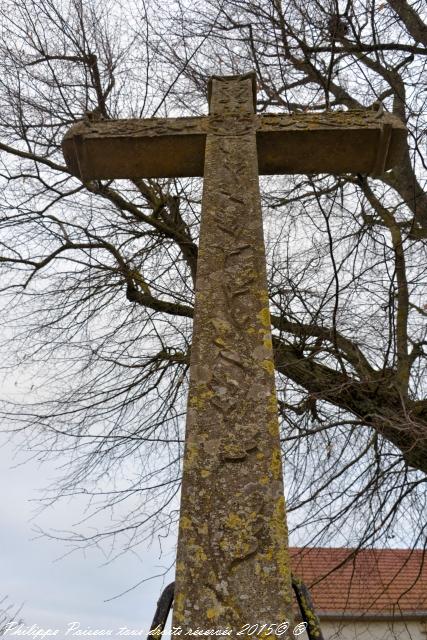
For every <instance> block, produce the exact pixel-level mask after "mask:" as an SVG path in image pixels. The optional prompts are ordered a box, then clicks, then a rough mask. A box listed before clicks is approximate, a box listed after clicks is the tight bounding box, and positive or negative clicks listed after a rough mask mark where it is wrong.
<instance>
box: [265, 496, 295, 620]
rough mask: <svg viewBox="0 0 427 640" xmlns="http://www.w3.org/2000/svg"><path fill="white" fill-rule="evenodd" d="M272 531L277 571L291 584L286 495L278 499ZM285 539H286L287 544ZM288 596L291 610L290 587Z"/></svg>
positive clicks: (285, 581) (271, 525)
mask: <svg viewBox="0 0 427 640" xmlns="http://www.w3.org/2000/svg"><path fill="white" fill-rule="evenodd" d="M270 531H271V537H272V542H273V545H274V550H275V552H274V558H275V561H276V569H277V572H278V574H279V575H280V577H281V578H282V581H283V584H287V585H290V584H291V566H290V559H289V553H288V545H287V539H288V530H287V527H286V508H285V498H284V496H280V498H278V499H277V501H276V504H275V506H274V511H273V514H272V518H271V522H270ZM284 541H286V543H285V544H284ZM287 597H288V602H287V603H284V606H285V607H286V608H287V610H289V607H290V603H291V602H292V593H291V589H290V588H289V594H287Z"/></svg>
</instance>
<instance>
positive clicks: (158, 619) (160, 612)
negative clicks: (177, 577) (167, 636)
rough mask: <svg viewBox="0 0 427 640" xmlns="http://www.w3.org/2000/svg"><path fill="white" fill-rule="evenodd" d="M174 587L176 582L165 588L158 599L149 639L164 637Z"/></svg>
mask: <svg viewBox="0 0 427 640" xmlns="http://www.w3.org/2000/svg"><path fill="white" fill-rule="evenodd" d="M174 589H175V582H171V583H170V584H168V586H167V587H166V588H165V589H164V590H163V592H162V595H161V596H160V598H159V599H158V601H157V609H156V613H155V614H154V618H153V622H152V623H151V627H150V633H149V634H148V639H147V640H154V638H156V640H160V638H161V637H162V633H163V629H164V628H165V626H166V621H167V619H168V615H169V611H170V610H171V607H172V602H173V592H174Z"/></svg>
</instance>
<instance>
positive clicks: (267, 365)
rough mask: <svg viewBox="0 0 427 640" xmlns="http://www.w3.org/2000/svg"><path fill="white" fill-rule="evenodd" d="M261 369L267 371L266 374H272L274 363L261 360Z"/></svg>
mask: <svg viewBox="0 0 427 640" xmlns="http://www.w3.org/2000/svg"><path fill="white" fill-rule="evenodd" d="M261 367H262V368H263V369H265V370H266V371H268V373H271V374H273V373H274V363H273V361H272V360H263V361H262V362H261Z"/></svg>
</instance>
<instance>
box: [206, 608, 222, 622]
mask: <svg viewBox="0 0 427 640" xmlns="http://www.w3.org/2000/svg"><path fill="white" fill-rule="evenodd" d="M220 615H221V609H220V608H219V607H216V608H213V607H211V608H210V609H208V610H207V611H206V616H207V618H208V620H215V619H216V618H219V616H220Z"/></svg>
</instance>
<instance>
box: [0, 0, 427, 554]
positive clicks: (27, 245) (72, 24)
mask: <svg viewBox="0 0 427 640" xmlns="http://www.w3.org/2000/svg"><path fill="white" fill-rule="evenodd" d="M5 5H6V6H5V7H4V9H2V13H1V15H2V43H1V47H2V51H1V55H2V60H3V70H2V74H1V75H0V88H1V96H2V97H1V113H0V150H1V152H2V154H1V181H2V187H3V189H4V190H3V195H2V200H1V207H2V208H1V224H2V225H3V233H2V240H1V242H2V251H1V257H0V260H1V262H2V265H3V267H4V276H3V280H2V283H3V299H4V301H5V302H4V318H5V320H4V322H5V323H6V324H7V325H8V326H9V327H13V338H12V340H10V334H11V330H10V329H9V330H8V331H7V332H6V333H5V335H6V338H7V345H6V344H5V345H4V347H5V351H6V347H7V351H8V353H9V352H10V347H11V346H12V347H13V348H14V349H13V355H12V356H10V355H9V356H8V359H7V360H5V364H4V368H5V371H9V370H11V369H12V368H15V370H17V371H20V372H22V374H23V375H25V374H27V375H31V377H32V379H33V384H34V387H35V391H37V396H36V401H34V402H24V401H22V402H17V403H16V405H15V406H13V404H12V403H11V402H9V403H7V404H6V405H5V407H4V413H5V419H6V422H7V426H8V428H11V429H16V430H20V431H21V432H23V433H25V434H26V435H27V437H28V441H31V446H32V447H38V448H39V451H40V452H41V453H43V454H44V455H46V456H48V455H59V456H66V455H67V456H69V457H70V458H71V462H72V464H70V465H68V467H67V469H68V473H67V474H66V475H65V476H64V479H63V482H62V483H61V484H60V486H59V487H58V488H57V492H56V494H53V496H52V497H53V498H55V497H57V498H59V497H61V496H69V495H74V494H81V495H85V496H86V497H87V498H88V500H89V504H90V505H91V510H90V511H89V514H90V513H96V512H97V511H98V509H100V508H101V507H102V508H111V509H114V507H115V506H117V505H120V506H121V508H124V506H126V505H128V513H127V515H126V517H125V518H124V519H123V522H121V523H119V524H117V523H115V524H114V525H112V527H111V528H110V529H105V530H102V531H99V532H97V533H96V534H95V535H92V536H90V537H88V536H87V535H85V534H84V533H82V532H81V531H80V532H79V531H76V532H74V533H71V534H69V536H70V537H71V539H73V540H74V541H75V542H76V543H77V544H79V543H84V544H98V543H100V542H102V540H103V539H104V538H105V537H106V536H114V537H117V536H119V535H121V536H122V539H121V540H120V543H119V542H118V543H117V544H119V546H120V545H124V546H126V545H127V546H129V547H130V546H135V545H138V544H140V543H141V541H142V540H144V538H145V536H146V535H150V534H153V533H154V532H161V531H162V532H164V531H168V530H169V529H170V527H174V526H175V523H176V519H177V500H176V496H177V492H178V491H179V481H180V459H181V454H182V444H183V424H184V420H183V418H184V413H185V398H186V389H187V370H188V359H189V350H190V348H191V318H192V311H193V285H194V278H195V273H196V265H197V240H198V228H199V210H200V194H201V182H200V181H199V180H162V181H153V180H142V179H141V180H135V181H118V180H117V181H114V182H112V181H88V182H84V183H82V182H80V181H79V180H77V179H76V178H75V177H73V176H71V175H70V174H69V173H68V171H67V169H66V167H65V166H64V162H63V159H62V155H61V149H60V143H61V139H62V137H63V135H64V132H65V131H66V129H67V128H68V127H69V126H70V125H71V124H72V123H73V122H75V121H76V120H78V119H81V118H82V117H87V118H114V117H119V116H120V117H126V116H127V117H132V116H134V117H141V116H145V117H148V116H155V115H157V116H159V115H166V114H168V113H173V114H174V115H176V114H177V113H181V114H183V115H184V114H187V115H189V114H199V113H201V112H202V110H203V109H205V105H206V81H207V78H208V76H209V75H211V74H212V73H217V74H218V73H223V74H227V73H228V74H229V73H240V72H244V71H247V70H248V69H249V68H252V67H253V68H255V69H256V72H257V80H258V85H259V95H258V100H259V101H258V110H259V111H268V110H269V111H274V110H280V111H282V112H283V111H298V110H303V111H305V110H313V111H318V110H325V109H351V108H360V107H366V108H374V109H386V110H389V111H392V112H393V113H395V114H396V115H398V116H399V117H400V118H401V119H402V120H403V121H404V122H405V123H406V124H407V127H408V141H407V147H406V149H405V153H404V156H403V158H402V161H401V163H400V165H399V166H398V167H396V168H395V169H393V170H392V171H390V172H387V173H386V174H384V175H383V176H381V178H380V179H371V178H369V177H367V176H362V175H344V176H339V177H336V176H320V177H313V176H294V177H291V176H287V177H281V178H278V177H275V178H268V179H267V178H266V179H264V180H263V186H264V187H265V190H264V211H265V221H266V226H265V231H266V237H267V244H268V260H269V278H270V294H271V309H272V313H273V316H272V324H273V329H274V349H275V357H276V369H277V380H278V387H279V406H278V410H279V412H280V416H281V419H282V427H283V431H282V434H283V453H284V460H285V473H286V482H287V485H288V492H289V499H288V503H289V505H288V506H289V512H290V514H291V522H292V526H293V532H294V533H293V535H294V538H293V540H294V543H297V542H304V543H312V544H314V543H317V544H319V543H322V542H323V543H328V542H330V541H331V540H333V541H334V543H335V544H350V545H352V546H354V547H358V546H366V545H369V544H375V543H380V542H381V544H392V543H391V542H389V541H390V540H394V544H396V543H399V544H400V543H401V542H402V541H405V544H413V545H418V546H419V545H423V544H424V537H425V518H424V517H423V514H424V513H425V512H426V493H425V472H426V470H427V401H426V399H425V382H424V380H425V363H426V359H425V345H426V326H425V317H426V315H427V308H426V304H425V293H426V288H425V284H426V283H425V264H426V259H425V245H426V238H427V193H426V191H425V184H426V169H427V167H426V164H425V153H424V152H423V149H424V150H425V136H426V131H427V129H426V109H425V104H426V94H425V89H424V85H423V84H422V82H421V79H422V77H423V75H424V77H425V73H426V60H427V57H426V56H427V35H426V15H425V11H424V12H423V9H422V4H421V2H413V3H412V4H411V5H409V4H408V3H407V2H405V0H399V1H397V0H396V1H394V0H393V1H391V0H389V1H384V2H377V1H376V0H356V1H354V2H339V1H338V0H336V1H334V0H327V1H326V2H325V1H324V2H317V0H312V1H311V2H309V3H307V2H302V1H300V0H291V1H290V2H288V3H286V4H285V3H284V4H282V3H281V2H280V0H257V1H253V2H252V1H250V2H248V1H246V0H245V1H243V0H229V1H227V2H226V3H222V2H220V1H219V0H218V2H217V0H211V1H206V2H203V3H194V2H191V3H190V2H188V3H187V2H184V1H182V2H181V1H177V2H176V3H175V4H174V5H171V4H170V3H168V5H167V6H165V4H164V3H159V5H158V6H156V3H155V0H152V2H151V3H147V4H146V3H144V2H142V1H140V2H138V1H137V0H135V1H134V2H132V3H126V4H124V5H123V6H122V7H120V6H119V5H118V3H117V2H115V3H111V4H108V2H107V3H106V2H91V3H85V2H83V1H82V0H69V1H67V2H65V1H63V2H62V1H60V0H43V1H42V2H41V1H39V0H30V1H29V2H26V3H25V4H24V6H23V5H22V3H18V2H16V1H15V0H7V1H6V3H5ZM379 103H381V104H379ZM35 391H34V393H35Z"/></svg>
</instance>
